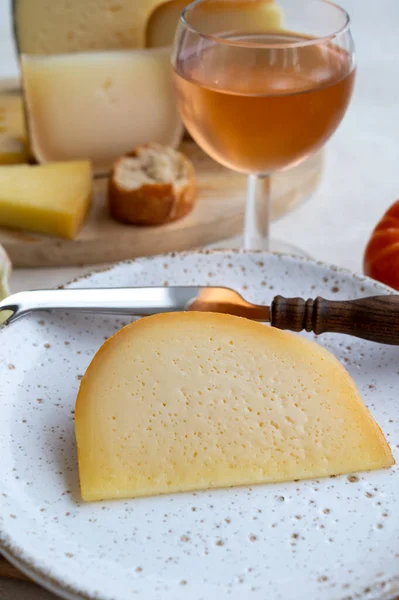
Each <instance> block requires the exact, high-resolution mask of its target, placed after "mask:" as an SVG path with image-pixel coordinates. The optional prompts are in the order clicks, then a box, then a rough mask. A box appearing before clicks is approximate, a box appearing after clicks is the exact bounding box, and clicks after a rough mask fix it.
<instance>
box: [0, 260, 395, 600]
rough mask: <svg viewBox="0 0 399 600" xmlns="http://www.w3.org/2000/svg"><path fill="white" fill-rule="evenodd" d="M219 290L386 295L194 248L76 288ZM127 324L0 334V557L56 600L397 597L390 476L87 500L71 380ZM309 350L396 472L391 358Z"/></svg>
mask: <svg viewBox="0 0 399 600" xmlns="http://www.w3.org/2000/svg"><path fill="white" fill-rule="evenodd" d="M159 284H161V285H173V284H214V285H229V286H232V287H234V288H236V289H237V290H238V291H240V292H242V293H243V294H244V295H245V296H246V297H247V298H248V299H250V300H253V301H255V302H270V300H271V299H272V297H273V296H274V295H275V294H277V293H282V294H285V295H293V296H303V297H305V298H306V297H310V296H314V295H318V294H320V295H324V296H326V297H332V298H349V297H352V298H353V297H360V296H365V295H370V294H376V293H387V292H389V290H388V289H387V288H384V287H383V286H380V285H378V284H376V283H374V282H371V281H370V280H367V279H363V278H359V277H356V276H353V275H352V274H350V273H348V272H343V271H339V270H337V269H336V268H331V267H327V266H325V265H322V264H317V263H314V262H311V261H306V260H299V259H294V258H290V257H284V256H273V255H267V254H260V253H239V252H237V253H226V252H209V253H207V252H205V253H191V254H182V255H171V256H167V257H156V258H152V259H141V260H137V261H135V262H130V263H123V264H120V265H117V266H115V267H113V268H112V269H111V270H109V271H105V272H100V273H96V274H93V275H91V276H89V277H87V278H85V279H83V280H80V281H77V282H75V283H73V284H72V285H73V287H87V286H137V285H159ZM125 322H126V319H125V320H123V319H117V318H109V317H107V318H104V317H103V316H91V315H89V316H88V315H86V316H84V315H80V316H72V315H67V314H63V315H55V314H54V315H50V314H45V313H43V314H41V315H37V314H36V315H35V316H31V317H28V318H25V319H22V320H21V321H19V322H17V323H15V324H13V325H12V326H10V327H9V328H6V329H4V330H2V331H1V332H0V342H1V343H0V365H1V383H2V385H1V409H0V457H1V460H0V464H1V466H0V549H1V550H2V551H4V553H5V555H6V556H7V557H8V558H9V559H10V560H11V561H12V562H14V563H15V564H16V565H17V566H19V567H20V568H22V569H23V570H24V571H25V572H27V573H28V574H29V575H30V576H31V577H33V578H34V579H36V580H37V581H39V582H40V583H42V584H43V585H44V586H46V587H48V588H50V589H52V590H53V591H56V592H57V593H58V594H59V595H61V596H63V597H64V598H72V599H74V600H75V599H76V598H85V599H90V600H92V599H98V600H132V599H133V598H137V599H143V600H161V599H162V600H183V599H184V600H222V599H225V598H226V599H231V600H233V599H234V600H245V599H247V598H248V599H253V600H265V598H267V599H268V600H278V599H280V598H281V599H284V600H294V599H295V600H315V599H317V600H344V599H345V600H349V599H354V598H359V599H360V598H361V599H362V600H371V599H373V600H374V599H379V600H382V599H384V600H385V599H387V598H393V597H394V596H395V595H396V594H399V518H398V514H399V473H398V469H397V468H396V467H393V468H391V469H388V470H382V471H375V472H372V473H361V474H353V475H350V476H342V477H336V478H328V479H322V480H317V481H315V480H314V481H306V482H300V483H289V484H285V485H281V484H278V485H270V484H269V485H258V486H254V487H242V488H235V489H225V490H213V491H205V492H200V493H188V494H174V495H169V496H163V497H155V498H141V499H136V500H131V501H126V502H125V501H114V502H100V503H95V504H85V503H83V502H82V501H81V498H80V494H79V482H78V471H77V462H76V452H75V441H74V423H73V413H74V404H75V398H76V393H77V389H78V386H79V380H80V378H81V377H82V375H83V373H84V371H85V369H86V367H87V365H88V364H89V361H90V360H91V358H92V356H93V354H94V353H95V352H96V350H97V349H98V348H99V346H100V345H101V343H102V342H103V341H104V339H106V338H107V337H109V336H110V335H112V334H113V333H114V332H115V331H116V330H117V329H119V328H120V327H122V325H124V324H125ZM319 342H320V344H322V345H323V346H325V347H327V348H328V349H329V350H331V351H332V352H333V353H334V354H335V355H336V356H337V357H338V358H339V360H340V361H342V363H343V364H344V365H345V367H347V369H348V370H349V371H350V373H351V374H352V376H353V377H354V379H355V380H356V383H357V384H358V386H359V389H360V392H361V394H362V396H363V398H364V401H365V402H366V404H367V406H368V407H369V409H370V410H371V412H372V414H373V415H374V417H375V418H376V420H377V422H378V423H379V425H380V426H381V427H382V429H383V431H384V433H385V435H386V437H387V440H388V442H389V443H390V445H391V448H392V450H393V453H394V455H395V457H396V460H399V449H398V448H399V399H398V384H399V375H398V371H399V348H395V347H388V346H386V347H384V346H379V345H376V344H372V343H368V342H364V341H360V340H356V339H352V338H349V337H344V336H338V335H324V336H321V337H320V339H319Z"/></svg>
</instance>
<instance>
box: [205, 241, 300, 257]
mask: <svg viewBox="0 0 399 600" xmlns="http://www.w3.org/2000/svg"><path fill="white" fill-rule="evenodd" d="M208 248H219V249H226V250H229V249H230V250H231V249H237V248H239V249H242V248H243V238H242V236H238V237H235V238H231V239H228V240H222V241H220V242H216V243H214V244H211V245H209V246H208ZM249 250H263V251H265V252H266V251H267V252H277V253H278V254H290V255H292V256H301V257H304V258H312V256H311V255H310V254H309V253H308V252H305V250H302V249H301V248H298V247H297V246H294V245H292V244H288V243H287V242H283V241H281V240H276V239H274V238H272V239H271V240H269V247H268V248H267V249H266V246H265V244H264V243H263V242H260V243H259V244H255V245H254V247H253V248H249Z"/></svg>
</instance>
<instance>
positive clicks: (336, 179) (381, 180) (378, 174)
mask: <svg viewBox="0 0 399 600" xmlns="http://www.w3.org/2000/svg"><path fill="white" fill-rule="evenodd" d="M53 1H56V0H53ZM82 1H84V0H82ZM298 1H300V0H298ZM341 4H342V5H343V6H345V8H347V9H348V11H349V13H350V14H351V16H352V20H353V31H354V35H355V39H356V44H357V52H358V78H357V83H356V91H355V94H354V98H353V101H352V104H351V107H350V109H349V111H348V114H347V115H346V117H345V120H344V122H343V124H342V125H341V127H340V128H339V130H338V132H337V133H336V134H335V136H334V137H333V139H332V140H331V141H330V143H329V145H328V152H327V164H326V171H325V175H324V177H323V181H322V183H321V186H320V187H319V189H318V190H317V193H316V194H315V195H314V196H313V197H312V198H311V199H310V200H309V201H308V202H307V203H306V204H304V205H303V206H301V207H300V208H299V209H297V210H296V211H294V212H293V213H292V214H290V215H287V216H285V217H284V218H282V219H281V220H280V221H279V222H278V223H276V224H274V225H273V227H272V232H273V236H275V237H276V238H279V239H281V240H287V241H290V242H291V243H293V244H296V245H297V246H299V247H302V248H303V249H304V250H306V251H307V252H308V253H309V254H311V255H312V256H314V257H315V258H317V259H321V260H324V261H326V262H329V263H335V264H337V265H339V266H344V267H347V268H349V269H351V270H354V271H358V272H359V271H361V268H362V256H363V251H364V247H365V244H366V242H367V239H368V236H369V234H370V231H371V230H372V228H373V227H374V225H375V223H376V222H377V220H378V219H379V218H380V216H381V215H382V213H383V212H384V211H385V210H386V209H387V208H388V206H389V205H390V204H391V203H393V202H394V200H396V199H397V198H398V197H399V2H398V0H342V1H341ZM17 73H18V70H17V61H16V59H15V55H14V49H13V44H12V38H11V29H10V12H9V2H8V0H0V77H13V76H16V75H17ZM88 271H90V268H85V269H82V268H80V269H78V268H68V269H35V270H17V271H15V272H14V274H13V275H12V279H11V286H12V290H13V291H18V290H22V289H33V288H39V287H51V286H55V285H58V284H60V283H63V282H65V281H67V280H69V279H71V278H73V277H75V276H77V275H78V274H80V273H84V272H88ZM0 598H1V600H39V599H40V600H48V599H49V598H50V595H49V594H47V593H46V592H41V591H39V589H38V588H36V589H34V588H33V587H32V586H30V584H23V583H17V582H11V581H10V582H9V581H2V580H0Z"/></svg>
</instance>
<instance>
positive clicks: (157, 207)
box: [108, 144, 197, 225]
mask: <svg viewBox="0 0 399 600" xmlns="http://www.w3.org/2000/svg"><path fill="white" fill-rule="evenodd" d="M196 198H197V186H196V178H195V171H194V166H193V164H192V162H191V161H190V160H189V159H188V158H187V157H186V156H184V154H182V153H181V152H178V151H177V150H174V149H173V148H169V147H164V146H161V145H159V144H149V145H146V146H140V147H138V148H136V149H135V150H133V151H132V152H130V153H128V154H125V155H124V156H122V157H121V158H119V159H118V160H117V161H116V162H115V164H114V166H113V168H112V172H111V177H110V181H109V189H108V199H109V209H110V213H111V216H112V217H113V218H114V219H116V220H117V221H121V222H123V223H132V224H134V225H163V224H165V223H169V222H170V221H175V220H176V219H180V218H181V217H184V216H185V215H187V214H188V213H189V212H190V211H191V210H192V209H193V207H194V205H195V201H196Z"/></svg>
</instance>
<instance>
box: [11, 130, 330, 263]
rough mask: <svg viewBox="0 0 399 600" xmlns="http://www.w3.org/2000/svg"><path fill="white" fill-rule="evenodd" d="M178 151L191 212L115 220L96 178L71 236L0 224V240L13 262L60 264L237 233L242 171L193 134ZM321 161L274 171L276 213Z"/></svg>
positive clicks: (315, 174) (305, 189) (292, 202)
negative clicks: (170, 219) (152, 223)
mask: <svg viewBox="0 0 399 600" xmlns="http://www.w3.org/2000/svg"><path fill="white" fill-rule="evenodd" d="M182 151H183V152H184V153H185V154H187V156H189V157H190V158H191V159H192V160H193V162H194V165H195V168H196V172H197V177H198V185H199V199H198V204H197V206H196V208H195V209H194V211H193V212H192V213H191V214H190V215H188V216H187V217H185V218H184V219H181V220H179V221H176V222H174V223H171V224H168V225H163V226H160V227H134V226H131V225H123V224H120V223H117V222H115V221H113V220H112V219H111V218H110V217H109V214H108V209H107V198H106V197H107V193H106V192H107V178H99V179H95V180H94V191H93V202H92V209H91V212H90V215H89V217H88V219H87V221H86V223H85V225H84V227H83V229H82V230H81V232H80V233H79V235H78V237H77V238H76V239H75V240H73V241H70V240H62V239H59V238H53V237H49V236H44V235H37V234H32V233H29V232H24V231H13V230H9V229H7V230H6V229H0V244H2V245H3V246H4V248H5V249H6V251H7V253H8V255H9V256H10V258H11V262H12V263H13V266H14V267H62V266H81V265H93V264H96V263H104V262H115V261H119V260H124V259H127V258H134V257H137V256H145V255H151V254H160V253H163V252H170V251H179V250H188V249H191V248H196V247H199V246H205V245H207V244H211V243H215V242H218V241H220V240H223V239H227V238H230V237H233V236H235V235H237V234H239V233H240V232H241V231H242V228H243V216H244V204H245V194H246V178H245V176H243V175H240V174H238V173H234V172H232V171H229V170H228V169H226V168H224V167H222V166H220V165H219V164H217V163H216V162H214V161H213V160H212V159H210V158H209V157H208V156H207V155H205V154H204V152H202V150H200V149H199V148H198V146H197V145H196V144H195V143H194V142H193V141H192V140H186V141H184V142H183V144H182ZM322 165H323V156H322V153H318V154H316V155H315V156H313V157H311V158H310V159H308V160H307V161H306V162H304V163H303V164H302V165H300V166H299V167H295V168H293V169H291V170H288V171H286V172H284V173H280V174H277V175H275V176H273V178H272V194H273V217H274V218H276V217H279V216H281V215H282V214H284V213H286V212H287V211H289V210H291V209H292V208H293V207H294V206H296V205H297V204H299V203H300V202H302V201H304V200H305V199H307V198H308V197H309V196H310V194H311V193H312V192H313V191H314V190H315V188H316V186H317V184H318V182H319V178H320V175H321V172H322ZM54 202H57V198H54Z"/></svg>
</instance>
